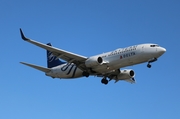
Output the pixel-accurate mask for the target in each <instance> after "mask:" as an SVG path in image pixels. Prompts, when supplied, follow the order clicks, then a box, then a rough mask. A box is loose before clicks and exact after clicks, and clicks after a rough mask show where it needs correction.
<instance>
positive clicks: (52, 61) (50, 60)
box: [47, 43, 65, 68]
mask: <svg viewBox="0 0 180 119" xmlns="http://www.w3.org/2000/svg"><path fill="white" fill-rule="evenodd" d="M47 45H49V46H52V45H51V43H48V44H47ZM64 63H65V62H62V61H61V60H59V59H57V57H56V56H54V55H53V54H52V52H50V51H48V50H47V67H48V68H52V67H55V66H58V65H61V64H64Z"/></svg>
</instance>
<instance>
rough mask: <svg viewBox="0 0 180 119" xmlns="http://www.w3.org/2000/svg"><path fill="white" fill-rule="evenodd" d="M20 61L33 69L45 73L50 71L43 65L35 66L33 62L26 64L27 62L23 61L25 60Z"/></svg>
mask: <svg viewBox="0 0 180 119" xmlns="http://www.w3.org/2000/svg"><path fill="white" fill-rule="evenodd" d="M20 63H21V64H24V65H26V66H29V67H32V68H34V69H37V70H40V71H42V72H45V73H47V72H50V71H51V69H49V68H45V67H41V66H37V65H33V64H28V63H25V62H20Z"/></svg>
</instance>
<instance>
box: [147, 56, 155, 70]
mask: <svg viewBox="0 0 180 119" xmlns="http://www.w3.org/2000/svg"><path fill="white" fill-rule="evenodd" d="M155 61H157V58H153V59H151V60H149V61H148V64H147V67H148V68H151V64H150V63H152V62H155Z"/></svg>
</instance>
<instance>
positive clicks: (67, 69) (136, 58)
mask: <svg viewBox="0 0 180 119" xmlns="http://www.w3.org/2000/svg"><path fill="white" fill-rule="evenodd" d="M165 51H166V50H165V49H164V48H163V47H160V46H158V45H157V44H140V45H134V46H130V47H126V48H119V49H116V50H114V51H111V52H107V53H103V54H100V55H96V56H99V57H102V59H103V62H104V63H102V64H101V65H98V66H95V67H91V69H92V70H93V71H95V72H97V73H108V72H110V71H112V70H117V69H120V68H123V67H126V66H131V65H136V64H139V63H144V62H148V61H149V60H151V59H152V58H158V57H160V56H161V55H162V54H163V53H164V52H165ZM82 72H83V71H82V70H81V69H79V68H77V66H76V65H75V64H73V63H65V64H62V65H59V66H57V67H53V68H52V70H51V71H50V72H48V73H46V75H48V76H51V77H53V78H78V77H81V76H82Z"/></svg>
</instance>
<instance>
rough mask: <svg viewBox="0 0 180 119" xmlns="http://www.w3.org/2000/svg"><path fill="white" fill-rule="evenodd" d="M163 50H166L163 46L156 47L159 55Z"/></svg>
mask: <svg viewBox="0 0 180 119" xmlns="http://www.w3.org/2000/svg"><path fill="white" fill-rule="evenodd" d="M165 52H166V49H165V48H163V47H160V48H158V53H159V54H160V55H162V54H164V53H165Z"/></svg>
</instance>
